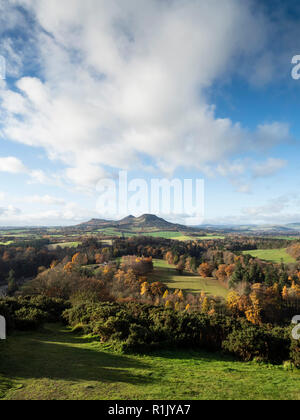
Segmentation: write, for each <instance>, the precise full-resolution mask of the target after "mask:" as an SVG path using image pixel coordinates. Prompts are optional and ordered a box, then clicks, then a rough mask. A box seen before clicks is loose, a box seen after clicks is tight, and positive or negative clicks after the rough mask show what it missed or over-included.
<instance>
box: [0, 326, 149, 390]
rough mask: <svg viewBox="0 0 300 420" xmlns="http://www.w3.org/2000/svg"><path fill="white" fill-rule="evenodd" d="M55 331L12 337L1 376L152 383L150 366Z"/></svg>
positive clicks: (0, 363) (1, 362)
mask: <svg viewBox="0 0 300 420" xmlns="http://www.w3.org/2000/svg"><path fill="white" fill-rule="evenodd" d="M52 328H53V327H51V329H47V331H45V330H44V331H40V332H36V333H28V334H16V335H13V336H11V337H9V339H8V340H7V342H6V343H5V345H4V347H3V348H2V354H1V359H0V375H1V374H2V375H4V376H5V377H7V378H9V379H13V380H15V379H19V378H25V379H42V378H48V379H52V380H66V381H76V382H77V381H99V382H107V383H112V382H123V383H127V384H135V385H138V384H148V383H153V379H152V378H150V377H148V376H147V372H145V371H146V370H147V368H148V365H147V364H145V363H143V362H140V361H138V360H136V359H134V358H131V357H128V356H123V355H117V354H113V353H108V352H103V351H101V347H100V344H99V346H98V344H97V343H96V342H94V343H93V344H87V343H85V340H84V339H80V337H78V336H74V335H73V334H72V333H70V332H67V331H66V330H62V329H59V327H56V329H55V331H53V329H52ZM80 345H82V346H80ZM89 347H90V348H89ZM136 370H141V371H143V372H136Z"/></svg>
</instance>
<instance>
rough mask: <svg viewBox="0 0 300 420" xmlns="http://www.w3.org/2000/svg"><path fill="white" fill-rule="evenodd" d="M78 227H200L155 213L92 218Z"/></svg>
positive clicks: (129, 228) (128, 228)
mask: <svg viewBox="0 0 300 420" xmlns="http://www.w3.org/2000/svg"><path fill="white" fill-rule="evenodd" d="M76 227H77V228H80V229H83V230H86V229H91V228H92V229H101V228H109V227H111V228H119V229H122V230H129V231H141V230H144V229H146V230H149V229H153V230H165V231H178V230H180V231H193V230H195V231H197V232H199V229H194V228H190V227H187V226H184V225H180V224H174V223H170V222H167V221H166V220H164V219H162V218H160V217H158V216H155V215H153V214H144V215H142V216H140V217H134V216H128V217H125V218H124V219H122V220H119V221H112V220H103V219H92V220H90V221H89V222H85V223H81V224H80V225H78V226H76Z"/></svg>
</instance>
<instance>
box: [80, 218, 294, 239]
mask: <svg viewBox="0 0 300 420" xmlns="http://www.w3.org/2000/svg"><path fill="white" fill-rule="evenodd" d="M75 227H76V228H80V229H83V230H89V229H102V228H117V229H120V230H124V231H136V232H138V231H143V230H145V231H148V230H165V231H183V232H200V231H201V232H204V233H205V232H223V233H245V234H247V233H249V234H278V235H284V234H290V235H293V234H294V235H296V234H297V233H299V232H300V223H289V224H287V225H255V224H253V225H252V224H251V225H210V224H205V225H199V226H194V227H191V226H185V225H181V224H177V223H171V222H167V221H166V220H164V219H162V218H160V217H158V216H155V215H153V214H144V215H143V216H140V217H134V216H128V217H125V218H124V219H122V220H118V221H114V220H104V219H92V220H90V221H88V222H84V223H81V224H79V225H77V226H75Z"/></svg>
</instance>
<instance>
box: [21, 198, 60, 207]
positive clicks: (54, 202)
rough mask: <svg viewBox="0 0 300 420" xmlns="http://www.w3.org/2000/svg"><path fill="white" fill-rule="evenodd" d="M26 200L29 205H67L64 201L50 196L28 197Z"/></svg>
mask: <svg viewBox="0 0 300 420" xmlns="http://www.w3.org/2000/svg"><path fill="white" fill-rule="evenodd" d="M25 200H26V201H27V202H29V203H37V204H45V205H49V206H53V205H55V206H64V205H65V204H66V202H65V200H64V199H62V198H58V197H52V196H50V195H43V196H40V195H34V196H32V197H27V198H26V199H25Z"/></svg>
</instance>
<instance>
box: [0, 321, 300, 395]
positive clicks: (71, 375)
mask: <svg viewBox="0 0 300 420" xmlns="http://www.w3.org/2000/svg"><path fill="white" fill-rule="evenodd" d="M0 344H1V345H0V399H10V400H20V399H25V400H40V399H49V400H52V399H59V400H60V399H74V400H75V399H86V400H90V399H104V400H110V399H112V400H113V399H121V400H127V399H133V400H139V399H159V400H162V399H173V400H178V399H183V400H185V399H195V400H205V399H212V400H217V399H268V400H273V399H283V400H284V399H297V400H299V399H300V371H285V370H284V368H283V367H281V366H268V365H259V364H256V363H241V362H237V361H234V360H233V359H231V358H227V357H224V356H221V355H218V354H207V353H202V352H201V353H199V352H191V351H185V352H175V351H173V352H167V351H161V352H159V353H155V354H151V355H146V356H133V355H122V354H118V353H115V352H113V351H111V350H110V349H109V348H108V347H107V346H105V345H103V344H100V343H99V342H97V341H95V340H94V339H91V338H88V337H81V336H78V335H74V334H73V333H71V332H70V331H69V330H68V329H67V328H65V327H62V326H59V325H48V326H46V327H45V329H44V330H42V331H39V332H35V333H16V334H14V335H12V336H10V337H9V338H8V340H7V341H5V342H2V343H0Z"/></svg>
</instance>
